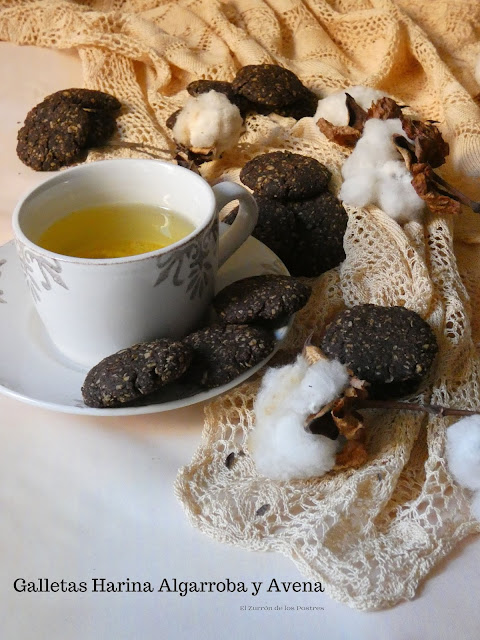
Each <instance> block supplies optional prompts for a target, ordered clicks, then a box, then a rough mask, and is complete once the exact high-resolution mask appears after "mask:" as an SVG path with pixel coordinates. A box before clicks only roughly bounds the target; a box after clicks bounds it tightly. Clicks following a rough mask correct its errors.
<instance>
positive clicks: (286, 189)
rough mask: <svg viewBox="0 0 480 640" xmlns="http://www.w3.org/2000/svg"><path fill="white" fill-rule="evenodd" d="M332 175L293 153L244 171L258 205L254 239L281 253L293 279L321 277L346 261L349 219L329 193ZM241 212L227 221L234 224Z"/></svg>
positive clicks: (274, 155) (270, 156)
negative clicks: (344, 238) (345, 242)
mask: <svg viewBox="0 0 480 640" xmlns="http://www.w3.org/2000/svg"><path fill="white" fill-rule="evenodd" d="M330 176H331V174H330V171H329V170H328V169H327V168H326V167H325V166H324V165H323V164H321V163H320V162H318V160H316V159H315V158H310V157H307V156H303V155H300V154H297V153H292V152H290V151H273V152H271V153H265V154H263V155H260V156H257V157H255V158H254V159H253V160H250V162H247V164H246V165H245V166H244V167H243V169H242V170H241V172H240V180H241V181H242V182H243V183H244V184H245V185H246V186H247V187H250V189H252V191H253V195H254V196H255V199H256V201H257V204H258V214H259V215H258V223H257V226H256V227H255V229H254V231H253V234H252V235H253V236H254V237H255V238H257V239H258V240H260V241H261V242H263V243H264V244H265V245H266V246H267V247H269V248H270V249H271V250H272V251H273V252H274V253H276V254H277V256H278V257H279V258H280V259H281V260H282V262H283V263H284V264H285V266H286V267H287V269H288V270H289V271H290V273H291V274H292V275H293V276H306V277H315V276H318V275H320V274H322V273H324V272H325V271H328V270H329V269H332V268H333V267H336V266H337V265H338V264H340V262H342V261H343V260H344V258H345V252H344V249H343V236H344V234H345V230H346V228H347V214H346V212H345V209H344V208H343V206H342V205H341V203H340V202H339V201H338V200H337V199H336V198H335V196H334V195H333V194H332V193H330V191H328V183H329V181H330ZM237 212H238V209H234V210H233V211H232V212H231V213H230V214H229V215H227V216H226V217H225V218H224V220H223V222H226V223H227V224H231V223H232V222H233V220H234V219H235V217H236V215H237Z"/></svg>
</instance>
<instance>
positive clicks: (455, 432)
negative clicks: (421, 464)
mask: <svg viewBox="0 0 480 640" xmlns="http://www.w3.org/2000/svg"><path fill="white" fill-rule="evenodd" d="M446 459H447V464H448V468H449V470H450V473H451V474H452V476H453V477H454V479H455V480H456V481H457V482H458V484H459V485H461V486H462V487H465V488H467V489H472V490H474V491H477V490H479V489H480V416H468V417H467V418H462V419H461V420H459V421H458V422H456V423H455V424H453V425H452V426H451V427H449V428H448V429H447V446H446ZM477 506H479V507H480V505H477Z"/></svg>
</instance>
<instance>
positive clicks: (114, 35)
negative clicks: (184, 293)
mask: <svg viewBox="0 0 480 640" xmlns="http://www.w3.org/2000/svg"><path fill="white" fill-rule="evenodd" d="M479 33H480V3H479V2H478V0H423V1H422V2H419V1H418V0H396V1H394V0H84V1H77V2H75V1H74V0H42V1H34V0H18V1H15V0H0V39H2V40H7V41H10V42H16V43H18V44H31V45H32V44H33V45H38V46H43V47H55V48H60V49H62V48H75V49H76V50H77V51H78V54H79V56H80V58H81V61H82V65H83V74H84V83H85V86H86V87H89V88H98V89H103V90H105V91H109V92H111V93H113V94H115V95H116V96H117V97H118V98H119V99H120V100H121V101H122V102H123V103H124V105H125V108H124V110H123V113H122V115H121V117H120V118H119V125H120V129H121V139H122V141H124V142H130V143H143V144H144V145H146V146H145V148H144V150H143V151H139V150H138V149H135V150H134V149H133V148H131V147H130V148H129V147H128V146H127V147H116V148H111V149H109V150H108V151H101V152H100V151H96V152H94V153H91V154H90V158H89V159H90V160H95V159H99V158H104V157H114V156H121V155H130V156H145V157H151V155H152V154H153V155H154V156H156V157H161V158H169V157H171V155H170V151H169V150H170V149H171V148H172V142H171V139H170V138H169V135H168V130H167V129H166V127H165V121H166V119H167V117H168V116H169V115H170V114H171V113H172V112H173V111H175V110H176V109H177V108H178V107H180V106H181V105H182V104H183V102H184V101H185V99H186V95H187V94H186V92H185V91H184V88H185V86H186V85H187V83H188V82H190V81H192V80H195V79H199V78H212V79H225V80H230V79H232V78H233V76H234V74H235V71H236V70H237V69H238V68H239V67H240V66H243V65H246V64H252V63H261V62H275V63H278V64H281V65H283V66H285V67H288V68H289V69H291V70H292V71H294V72H295V73H297V74H298V75H299V77H300V78H301V80H302V81H303V82H304V84H306V85H307V86H308V87H310V88H311V89H313V90H314V91H315V92H316V93H318V95H319V96H325V95H327V94H328V93H330V92H331V91H333V90H335V89H337V88H343V87H346V86H349V85H353V84H365V85H369V86H371V87H375V88H379V89H382V90H384V91H386V92H388V93H390V94H391V95H393V96H394V97H395V98H397V99H398V100H399V101H400V102H402V103H404V104H408V105H410V106H411V107H412V108H413V109H414V110H415V111H417V112H418V113H419V114H420V115H421V116H423V117H424V118H431V119H434V120H438V121H439V122H440V123H441V125H440V127H441V129H442V131H443V133H444V136H445V137H446V139H447V140H448V141H449V143H450V146H451V155H450V159H449V163H448V164H447V166H446V167H445V168H444V169H443V172H442V174H443V176H444V177H446V178H447V179H448V180H449V181H451V182H452V183H454V184H455V185H457V186H462V187H463V188H464V189H465V190H466V191H468V192H469V194H470V195H471V196H477V197H478V196H479V195H480V189H479V188H478V181H477V180H476V179H475V178H473V177H469V176H475V175H480V109H479V108H478V106H477V105H476V103H475V101H474V100H473V98H472V96H474V95H475V94H477V93H478V92H479V91H480V86H479V84H478V82H477V81H476V80H475V72H474V70H475V61H476V59H477V57H478V56H479V54H480V41H479ZM479 80H480V78H479ZM62 88H64V87H58V89H62ZM32 106H33V105H32ZM20 115H21V114H19V117H20ZM147 145H148V146H147ZM275 149H290V150H293V151H297V152H300V153H303V154H307V155H311V156H313V157H315V158H317V159H319V160H320V161H322V162H323V163H325V164H326V165H327V166H328V167H329V168H330V169H331V170H332V172H333V176H334V178H333V188H334V189H338V188H339V185H340V172H339V169H340V167H341V165H342V162H343V161H344V159H345V153H346V152H345V153H344V152H343V151H341V150H340V147H337V146H336V145H334V144H332V143H330V142H328V141H327V140H326V139H325V138H324V136H323V135H322V134H321V133H320V132H319V130H318V128H317V127H316V125H315V122H314V120H313V119H312V118H304V119H303V120H300V121H298V122H295V121H294V120H292V119H288V118H282V117H277V116H271V117H266V116H252V117H250V118H249V119H248V121H247V127H246V132H245V134H244V135H243V136H242V138H241V140H240V144H239V145H238V147H237V148H235V149H232V150H231V151H228V152H226V153H225V154H224V156H223V157H222V159H221V160H217V161H214V162H211V163H208V164H206V165H203V168H202V172H203V175H204V177H205V178H206V179H207V180H209V181H211V182H214V181H216V180H218V179H221V178H223V179H224V178H229V179H233V180H238V173H239V169H240V168H241V167H242V166H243V164H244V163H245V162H246V161H247V160H248V159H250V158H251V157H253V156H254V155H256V154H258V153H260V152H264V151H270V150H275ZM161 150H164V151H161ZM348 213H349V224H348V229H347V233H346V236H345V249H346V256H347V257H346V260H345V261H344V263H343V264H342V265H341V266H340V267H339V268H337V269H335V270H332V271H330V272H329V273H327V274H325V275H323V276H322V277H320V278H318V279H317V280H316V281H314V282H313V285H314V295H313V296H312V299H311V300H310V302H309V304H308V306H307V307H306V308H305V309H304V310H303V311H302V312H301V313H299V314H297V319H296V324H295V327H294V329H293V331H292V334H291V336H290V339H289V343H288V345H287V347H288V349H293V350H298V349H300V347H301V345H302V344H303V341H304V339H305V337H306V336H307V335H308V334H309V333H310V332H311V331H313V332H314V341H315V338H318V337H319V336H320V335H321V334H322V331H323V329H324V327H325V324H326V323H327V322H328V321H329V319H330V318H331V317H332V315H333V314H334V312H336V311H337V310H339V309H341V308H343V307H344V306H345V305H354V304H358V303H365V302H373V303H377V304H383V305H395V304H401V305H405V306H407V307H409V308H411V309H414V310H415V311H417V312H418V313H420V314H421V315H422V316H423V317H424V318H425V319H426V320H427V321H428V322H429V323H430V324H431V325H432V326H433V328H434V329H435V331H436V333H437V337H438V340H439V344H440V357H439V359H438V365H437V367H436V370H435V371H434V372H433V374H432V376H431V385H430V392H429V394H425V397H423V398H422V399H423V400H425V401H427V400H429V399H431V400H432V401H434V402H436V403H439V404H444V405H450V406H457V407H462V408H472V409H473V408H479V407H480V388H479V384H478V379H479V378H478V369H479V363H480V361H479V353H478V343H479V339H480V314H479V313H476V315H474V314H473V311H472V310H473V309H476V308H478V306H479V305H480V266H478V265H479V264H480V260H479V255H480V253H479V249H478V244H477V243H479V242H480V222H479V218H478V216H476V215H475V214H473V213H471V212H470V211H467V210H464V211H463V212H462V214H461V215H460V216H459V218H458V219H457V220H456V221H452V220H451V219H445V218H441V217H436V216H433V215H429V216H427V218H426V221H425V224H424V225H420V224H418V223H409V224H407V225H406V226H405V227H403V228H402V227H400V226H399V225H398V224H397V223H396V222H394V221H393V220H391V219H390V218H388V217H387V216H386V215H385V214H384V213H383V212H382V211H380V210H379V209H376V208H374V207H369V208H366V209H354V208H350V209H349V210H348ZM257 388H258V380H257V381H254V382H250V383H247V384H244V385H243V386H242V387H240V388H237V389H236V390H234V391H233V392H231V393H228V394H227V395H224V396H222V397H220V398H219V399H218V400H216V401H215V402H212V403H211V404H209V405H208V406H207V408H206V413H205V427H204V431H203V436H202V443H201V445H200V447H199V449H198V451H197V453H196V455H195V457H194V459H193V460H192V462H191V463H190V464H189V465H188V466H186V467H184V468H183V469H181V470H180V472H179V475H178V478H177V483H176V487H175V489H176V492H177V495H178V497H179V499H180V500H181V502H182V504H183V506H184V508H185V511H186V513H187V515H188V517H189V519H190V521H191V522H192V524H193V525H194V526H196V527H198V528H199V529H200V530H201V531H203V532H205V533H207V534H208V535H210V536H212V537H214V538H216V539H217V540H221V541H223V542H228V543H230V544H235V545H240V546H242V547H244V548H246V549H255V550H276V551H279V552H280V553H283V554H285V555H287V556H289V557H290V558H292V560H293V561H294V563H295V564H296V565H297V566H298V568H299V569H300V571H301V572H302V573H303V574H304V576H305V577H306V578H307V579H310V580H315V581H321V582H322V584H323V585H324V586H325V587H326V590H327V592H328V593H329V594H330V595H331V596H332V597H333V598H335V599H337V600H339V601H341V602H344V603H346V604H348V605H350V606H353V607H357V608H360V609H375V608H384V607H388V606H391V605H394V604H396V603H398V602H399V601H401V600H403V599H407V598H412V597H413V596H414V594H415V591H416V589H417V587H418V585H419V583H420V581H421V580H422V579H423V578H424V577H425V576H426V575H427V573H428V572H429V570H430V569H431V568H432V567H433V566H434V565H435V564H436V563H437V562H438V561H439V560H440V559H441V558H443V557H444V556H445V555H446V554H447V553H449V552H450V551H451V550H452V549H453V548H454V546H455V545H456V543H457V542H459V541H460V540H461V539H462V538H464V537H465V536H467V535H468V534H471V533H473V532H478V531H480V524H479V523H478V522H476V521H474V520H473V519H472V518H471V516H470V511H469V495H468V493H467V492H465V491H463V490H461V489H460V488H459V487H457V486H456V485H455V484H454V483H453V482H452V480H451V477H450V475H449V472H448V469H447V468H446V465H445V461H444V445H445V429H446V427H447V426H448V423H447V421H446V420H445V419H434V418H426V417H418V415H415V416H414V415H412V414H408V413H406V412H401V413H398V412H396V413H394V412H381V411H376V412H374V411H371V412H369V413H368V416H367V427H368V434H369V435H368V450H369V460H368V462H367V464H366V465H364V466H363V467H361V468H359V469H357V470H349V471H343V472H337V473H331V474H328V475H327V476H325V477H323V478H320V479H318V480H310V481H297V482H290V483H275V482H271V481H268V480H266V479H265V478H263V477H260V476H259V475H258V474H257V473H256V470H255V468H254V465H253V462H252V460H251V458H250V457H249V455H248V451H247V452H246V455H244V456H236V457H235V458H234V463H233V465H231V466H230V468H227V466H226V465H225V459H226V456H227V455H228V454H229V453H231V452H239V451H240V450H241V449H242V447H243V446H244V441H245V437H246V434H247V433H248V431H249V430H250V429H251V428H252V427H253V424H254V415H253V412H252V401H253V399H254V397H255V393H256V390H257ZM427 396H429V397H427Z"/></svg>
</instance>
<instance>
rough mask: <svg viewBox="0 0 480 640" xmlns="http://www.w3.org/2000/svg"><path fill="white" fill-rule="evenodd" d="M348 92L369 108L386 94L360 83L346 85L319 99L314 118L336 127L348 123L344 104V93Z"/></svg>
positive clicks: (360, 103)
mask: <svg viewBox="0 0 480 640" xmlns="http://www.w3.org/2000/svg"><path fill="white" fill-rule="evenodd" d="M347 93H348V94H349V95H351V96H352V98H353V99H354V100H355V101H356V102H357V103H358V104H359V105H360V106H361V107H363V108H364V109H366V110H367V109H369V108H370V107H371V106H372V103H373V102H376V101H377V100H379V99H380V98H383V97H384V96H386V95H387V94H386V93H383V92H382V91H377V90H376V89H371V88H370V87H363V86H360V85H357V86H354V87H348V88H347V89H344V90H342V91H336V92H335V93H332V94H330V95H329V96H327V97H326V98H323V99H322V100H319V102H318V107H317V111H316V113H315V115H314V118H315V120H318V119H319V118H324V119H325V120H328V122H331V123H332V124H333V125H336V126H338V127H341V126H345V125H347V124H348V110H347V107H346V104H345V94H347Z"/></svg>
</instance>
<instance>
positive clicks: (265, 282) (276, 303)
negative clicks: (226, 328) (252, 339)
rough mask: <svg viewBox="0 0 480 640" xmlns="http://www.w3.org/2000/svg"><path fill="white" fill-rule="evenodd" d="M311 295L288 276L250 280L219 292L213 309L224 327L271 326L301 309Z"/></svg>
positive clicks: (305, 287)
mask: <svg viewBox="0 0 480 640" xmlns="http://www.w3.org/2000/svg"><path fill="white" fill-rule="evenodd" d="M311 292H312V289H311V287H309V286H308V285H307V284H305V283H303V282H301V281H300V280H298V279H297V278H291V277H290V276H281V275H273V274H267V275H260V276H252V277H250V278H244V279H243V280H237V281H236V282H233V283H232V284H230V285H228V286H227V287H225V288H224V289H222V291H220V293H218V294H217V295H216V296H215V298H214V300H213V307H214V309H215V311H216V312H217V313H218V315H219V316H220V318H221V320H222V321H223V322H227V323H232V324H233V323H237V324H238V323H239V324H241V323H251V322H258V321H264V322H274V321H277V320H279V319H282V318H288V317H289V316H291V315H292V314H294V313H296V312H297V311H298V310H299V309H301V308H302V307H304V306H305V305H306V303H307V301H308V299H309V297H310V294H311Z"/></svg>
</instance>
